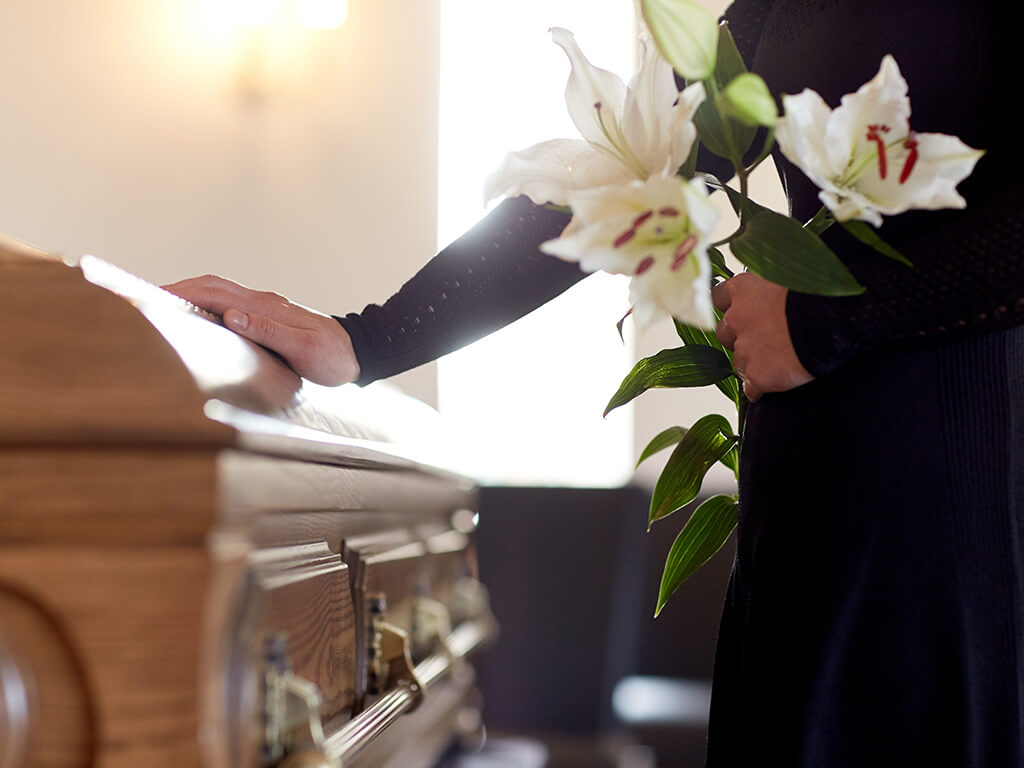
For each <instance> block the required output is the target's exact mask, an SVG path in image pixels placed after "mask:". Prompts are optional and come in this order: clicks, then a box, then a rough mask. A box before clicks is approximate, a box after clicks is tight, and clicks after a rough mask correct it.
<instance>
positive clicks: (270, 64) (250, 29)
mask: <svg viewBox="0 0 1024 768" xmlns="http://www.w3.org/2000/svg"><path fill="white" fill-rule="evenodd" d="M232 6H233V7H232V11H233V13H232V15H233V16H234V19H235V23H236V24H237V25H238V26H239V27H240V28H241V30H240V31H241V33H242V34H241V49H240V59H239V83H240V88H241V92H242V95H243V98H245V100H246V101H248V102H250V103H259V102H261V101H262V100H263V99H264V97H265V96H266V92H267V90H268V87H269V83H270V82H271V80H272V79H275V78H276V79H280V76H281V75H280V72H281V69H282V67H284V65H283V63H282V60H283V59H291V60H292V61H294V60H296V59H301V58H302V55H303V53H302V52H303V51H306V55H308V52H309V49H310V48H315V47H318V46H323V45H325V44H326V39H325V38H323V37H322V34H323V33H324V32H330V31H333V30H337V29H338V28H339V27H341V25H342V24H343V23H344V21H345V18H346V17H347V16H348V0H287V1H286V2H285V1H284V0H232Z"/></svg>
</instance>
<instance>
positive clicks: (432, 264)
mask: <svg viewBox="0 0 1024 768" xmlns="http://www.w3.org/2000/svg"><path fill="white" fill-rule="evenodd" d="M770 4H771V0H738V2H737V3H735V4H734V6H732V7H730V9H729V10H728V11H727V12H726V14H725V16H724V19H726V20H728V21H729V22H730V24H731V25H732V27H731V29H732V32H733V36H734V37H735V38H736V42H737V45H738V47H739V49H740V52H741V54H742V55H743V56H744V58H745V60H747V61H748V62H749V61H751V60H752V59H753V54H754V50H755V49H756V46H757V41H758V35H759V33H760V28H761V21H762V20H763V18H764V14H765V13H767V10H768V7H769V6H770ZM703 157H704V156H703V155H702V158H703ZM702 162H703V161H702ZM716 162H717V163H718V164H719V165H723V167H724V165H727V163H726V161H724V160H722V159H721V158H714V157H713V156H708V157H707V163H710V164H714V163H716ZM701 167H702V170H711V169H709V168H707V167H706V166H705V165H703V164H702V166H701ZM569 218H570V217H569V215H568V214H566V213H563V212H560V211H556V210H551V209H548V208H544V207H542V206H536V205H534V204H533V203H531V202H530V200H529V199H527V198H525V197H520V198H515V199H511V200H506V201H505V202H503V203H502V204H501V205H499V206H498V207H497V208H496V209H495V210H494V211H492V212H491V213H490V214H489V215H488V216H486V217H485V218H484V219H483V220H481V221H480V222H479V223H478V224H477V225H476V226H475V227H473V229H471V230H470V231H469V232H467V233H466V234H464V235H462V236H461V237H460V238H458V239H457V240H456V241H455V242H454V243H452V244H451V245H450V246H448V247H447V248H445V249H444V250H443V251H441V252H440V253H438V254H437V255H436V256H435V257H434V258H433V259H431V260H430V261H429V262H428V263H427V264H426V266H424V267H423V268H422V269H421V270H420V271H419V272H417V273H416V275H414V276H413V277H412V278H411V279H410V280H409V281H408V282H407V283H405V285H403V286H402V288H401V289H400V290H399V291H398V292H397V293H396V294H395V295H394V296H392V297H391V298H390V299H388V300H387V301H386V302H385V303H384V304H383V305H377V304H370V305H368V306H367V307H365V308H364V309H363V311H362V312H359V313H350V314H348V315H345V316H344V317H338V318H337V320H338V321H339V322H340V323H341V324H342V325H343V326H344V328H345V330H346V331H347V332H348V334H349V336H350V337H351V339H352V346H353V349H354V351H355V355H356V359H357V360H358V361H359V367H360V376H359V379H358V382H357V383H359V384H368V383H369V382H371V381H375V380H377V379H382V378H387V377H388V376H393V375H395V374H397V373H401V372H403V371H406V370H409V369H410V368H415V367H416V366H418V365H422V364H423V363H426V362H429V361H431V360H435V359H437V358H438V357H441V356H442V355H445V354H448V353H449V352H452V351H454V350H456V349H459V348H460V347H463V346H465V345H466V344H469V343H470V342H473V341H475V340H477V339H479V338H481V337H483V336H486V335H487V334H488V333H491V332H492V331H495V330H497V329H498V328H501V327H503V326H505V325H507V324H508V323H510V322H512V321H514V320H517V319H518V318H520V317H522V316H523V315H526V314H528V313H529V312H531V311H532V310H534V309H536V308H537V307H539V306H541V305H542V304H544V303H546V302H548V301H550V300H551V299H553V298H554V297H555V296H557V295H559V294H560V293H562V292H563V291H565V290H566V289H567V288H569V287H570V286H572V285H573V284H575V283H576V282H578V281H579V280H580V279H582V278H583V277H584V273H583V272H582V271H581V270H580V268H579V266H578V265H576V264H575V263H569V262H564V261H561V260H559V259H557V258H555V257H553V256H548V255H547V254H544V253H542V252H541V251H540V250H539V249H538V247H539V246H540V244H541V243H543V242H544V241H545V240H551V239H554V238H556V237H558V236H559V235H560V234H561V232H562V230H563V229H564V228H565V226H566V225H567V224H568V223H569Z"/></svg>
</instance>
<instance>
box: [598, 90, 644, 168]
mask: <svg viewBox="0 0 1024 768" xmlns="http://www.w3.org/2000/svg"><path fill="white" fill-rule="evenodd" d="M602 106H603V105H602V104H601V102H600V101H595V102H594V111H595V112H597V125H598V127H599V128H600V129H601V135H603V136H604V138H605V139H606V140H607V141H608V143H609V144H610V145H611V148H612V149H611V150H609V149H608V148H607V147H602V146H600V145H594V146H595V147H596V148H597V149H602V150H605V151H606V152H607V153H608V154H610V155H611V156H612V157H614V158H616V159H617V160H619V161H620V162H621V163H623V164H624V165H625V166H626V167H627V168H629V169H630V170H631V171H633V173H635V174H636V175H637V177H639V178H640V179H646V178H647V177H648V176H650V174H649V173H648V172H647V169H646V168H645V167H644V164H643V163H641V162H640V160H639V158H637V156H636V155H634V154H633V150H632V149H631V148H630V146H629V142H627V141H626V137H625V136H623V135H622V129H621V128H620V127H619V125H618V123H616V122H615V121H614V120H613V121H612V127H613V128H614V129H615V135H614V136H613V135H612V132H611V131H610V130H609V129H608V126H607V125H606V124H605V121H604V112H603V109H602Z"/></svg>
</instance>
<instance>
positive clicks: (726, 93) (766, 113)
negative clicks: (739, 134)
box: [720, 72, 779, 128]
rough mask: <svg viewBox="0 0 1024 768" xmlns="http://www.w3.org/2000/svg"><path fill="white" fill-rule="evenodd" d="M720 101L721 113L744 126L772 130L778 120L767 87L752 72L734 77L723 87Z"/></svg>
mask: <svg viewBox="0 0 1024 768" xmlns="http://www.w3.org/2000/svg"><path fill="white" fill-rule="evenodd" d="M720 99H721V101H722V104H721V108H722V111H723V112H725V113H726V114H727V115H730V116H732V117H735V118H737V119H738V120H739V121H740V122H742V123H745V124H746V125H751V126H758V125H764V126H766V127H769V128H772V127H774V126H775V123H776V122H777V121H778V119H779V113H778V110H777V109H776V107H775V99H773V98H772V94H771V92H770V91H769V90H768V85H767V84H766V83H765V81H764V80H762V79H761V77H760V76H759V75H755V74H754V73H752V72H743V73H741V74H739V75H737V76H736V77H734V78H733V79H732V81H731V82H730V83H729V84H728V85H727V86H725V89H724V90H723V91H722V94H721V96H720Z"/></svg>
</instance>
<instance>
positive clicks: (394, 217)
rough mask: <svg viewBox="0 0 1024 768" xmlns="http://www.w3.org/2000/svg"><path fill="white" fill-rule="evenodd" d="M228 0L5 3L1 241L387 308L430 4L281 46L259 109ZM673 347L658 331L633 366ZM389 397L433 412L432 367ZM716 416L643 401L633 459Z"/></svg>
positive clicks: (433, 66) (391, 8)
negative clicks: (227, 22)
mask: <svg viewBox="0 0 1024 768" xmlns="http://www.w3.org/2000/svg"><path fill="white" fill-rule="evenodd" d="M481 1H482V2H484V1H486V2H496V1H497V0H481ZM620 1H621V2H629V0H601V2H620ZM226 2H227V0H88V1H86V0H4V1H3V2H0V64H2V65H0V232H3V233H6V234H8V235H10V236H13V237H16V238H19V239H22V240H26V241H28V242H30V243H33V244H35V245H37V246H39V247H42V248H45V249H47V250H52V251H57V252H62V253H66V254H81V253H95V254H96V255H98V256H101V257H103V258H106V259H108V260H110V261H113V262H115V263H117V264H119V265H121V266H123V267H125V268H126V269H129V270H131V271H134V272H136V273H137V274H139V275H141V276H143V277H145V278H146V279H148V280H151V281H153V282H157V283H159V282H166V281H171V280H174V279H178V278H181V277H185V276H188V275H193V274H198V273H203V272H217V273H221V274H224V275H226V276H230V277H233V278H235V279H237V280H240V281H242V282H244V283H247V284H249V285H253V286H255V287H261V288H270V289H273V290H277V291H279V292H281V293H284V294H286V295H288V296H290V297H291V298H293V299H295V300H296V301H300V302H302V303H305V304H307V305H310V306H313V307H316V308H318V309H321V310H323V311H327V312H335V313H342V312H347V311H350V310H353V309H360V308H362V306H363V305H364V304H365V303H367V302H370V301H380V300H383V299H385V298H386V297H387V296H388V295H390V293H391V292H393V290H394V289H395V288H397V287H398V286H399V285H401V283H402V282H403V281H404V280H405V279H406V278H408V277H409V276H410V275H411V274H412V273H413V272H414V271H415V269H416V268H417V267H419V266H420V265H421V264H422V263H423V262H424V261H426V259H427V258H429V256H430V255H432V253H433V251H434V249H435V245H436V217H437V200H436V197H437V175H438V174H437V112H438V70H439V47H440V44H439V3H440V0H350V11H349V16H348V19H347V20H346V22H345V24H344V25H343V26H342V27H341V28H340V29H339V30H337V31H335V32H333V33H319V34H317V35H311V36H307V37H305V38H303V39H302V41H301V42H302V43H303V45H304V47H303V48H301V49H298V50H293V51H291V52H290V53H289V51H288V50H287V48H288V45H287V43H288V42H289V39H288V36H287V35H286V34H284V33H282V35H283V37H284V38H286V39H285V41H284V42H283V43H282V42H281V41H277V42H275V41H270V42H271V43H274V44H273V45H270V46H269V47H268V48H267V49H266V51H265V53H266V54H267V60H266V61H264V62H263V64H264V66H263V68H262V69H261V70H257V71H256V75H257V77H256V78H255V83H256V85H257V86H259V88H260V90H261V92H260V94H258V96H259V97H258V98H255V99H254V98H251V96H246V94H245V93H244V92H243V89H242V88H241V84H240V79H239V72H240V67H241V65H242V62H243V61H244V57H243V54H244V53H245V49H244V48H242V47H241V44H242V43H243V42H245V41H244V40H242V39H240V38H239V37H238V36H237V34H236V33H237V30H235V31H232V30H230V29H225V28H223V27H221V26H217V25H216V24H212V23H211V22H210V16H209V14H210V12H211V9H216V8H217V7H219V4H224V3H226ZM283 4H284V3H283ZM706 4H707V6H708V7H709V9H710V10H712V11H713V12H715V13H720V12H721V11H722V10H723V9H724V7H725V5H726V3H725V2H724V0H706ZM285 32H288V30H285ZM249 42H252V41H251V40H250V41H249ZM291 42H292V43H294V42H295V40H291ZM481 66H486V63H485V62H484V63H482V64H481ZM553 77H555V75H553ZM561 77H562V74H559V75H558V76H557V78H556V79H560V78H561ZM560 89H561V85H559V86H558V90H560ZM509 149H512V147H509ZM767 190H768V194H769V196H770V195H772V194H777V193H776V192H775V191H774V187H772V186H771V185H770V184H769V185H768V186H767ZM755 194H758V195H761V197H760V199H762V200H764V199H765V198H764V194H762V193H760V192H755ZM41 311H44V310H43V309H41ZM676 345H677V341H676V339H675V337H674V334H673V333H672V330H671V326H670V325H668V324H665V325H664V326H663V327H659V328H657V329H654V330H652V331H650V332H648V333H647V334H645V335H643V336H641V337H640V338H639V339H637V355H638V356H644V355H649V354H653V353H654V352H656V351H657V350H658V349H661V348H663V347H665V346H676ZM397 383H399V384H400V385H401V386H403V387H404V388H406V389H407V390H408V391H410V392H411V393H413V394H415V395H417V396H419V397H421V398H423V399H425V400H427V401H428V402H431V403H436V376H435V368H434V366H433V365H430V366H424V367H423V368H421V369H419V370H418V371H413V372H410V373H409V374H404V375H403V376H401V377H398V379H397ZM723 405H727V404H726V403H725V400H724V398H722V397H721V396H720V395H718V393H717V390H714V389H713V388H709V389H708V390H707V392H695V391H686V392H679V391H676V390H670V391H660V392H650V393H647V394H645V395H644V396H643V397H641V398H639V399H638V401H637V407H636V411H635V430H634V431H635V442H636V446H637V450H639V448H641V447H642V446H643V445H644V444H646V442H647V440H649V439H650V437H652V436H653V435H654V434H656V433H657V432H658V431H660V430H661V429H662V428H664V427H665V426H668V425H670V424H674V423H679V424H683V425H688V424H689V423H692V421H693V420H694V419H695V418H697V417H698V416H700V415H702V414H703V413H705V412H706V411H707V409H708V408H715V407H721V406H723ZM658 464H659V462H657V461H652V462H650V463H649V465H648V466H645V467H644V468H643V470H642V472H641V473H640V475H639V478H640V479H641V480H642V481H644V482H653V480H654V478H655V477H656V476H657V472H658V471H659V466H658ZM723 482H727V478H725V479H724V480H723Z"/></svg>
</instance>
